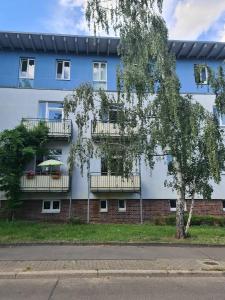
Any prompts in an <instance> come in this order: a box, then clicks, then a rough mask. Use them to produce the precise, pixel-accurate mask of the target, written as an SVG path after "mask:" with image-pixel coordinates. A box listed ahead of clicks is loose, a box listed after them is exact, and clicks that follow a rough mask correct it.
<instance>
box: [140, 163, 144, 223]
mask: <svg viewBox="0 0 225 300" xmlns="http://www.w3.org/2000/svg"><path fill="white" fill-rule="evenodd" d="M139 178H140V222H141V224H143V199H142V189H141V158H139Z"/></svg>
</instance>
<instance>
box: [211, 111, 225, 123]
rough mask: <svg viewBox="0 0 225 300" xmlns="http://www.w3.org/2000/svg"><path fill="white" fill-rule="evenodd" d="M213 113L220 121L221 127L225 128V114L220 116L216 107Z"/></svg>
mask: <svg viewBox="0 0 225 300" xmlns="http://www.w3.org/2000/svg"><path fill="white" fill-rule="evenodd" d="M213 113H214V115H215V116H216V118H217V119H218V122H219V125H220V126H225V114H219V113H218V111H217V109H216V107H215V106H214V107H213Z"/></svg>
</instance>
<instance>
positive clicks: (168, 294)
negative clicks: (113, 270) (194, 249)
mask: <svg viewBox="0 0 225 300" xmlns="http://www.w3.org/2000/svg"><path fill="white" fill-rule="evenodd" d="M0 299H1V300H14V299H15V300H24V299H29V300H52V299H54V300H64V299H70V300H73V299H74V300H80V299H82V300H88V299H91V300H119V299H125V300H127V299H129V300H134V299H135V300H141V299H146V300H149V299H151V300H170V299H171V300H180V299H182V300H186V299H187V300H194V299H196V300H201V299H204V300H214V299H218V300H224V299H225V279H224V278H101V279H63V280H59V281H57V280H54V279H48V280H47V279H35V280H34V279H29V280H25V279H15V280H0Z"/></svg>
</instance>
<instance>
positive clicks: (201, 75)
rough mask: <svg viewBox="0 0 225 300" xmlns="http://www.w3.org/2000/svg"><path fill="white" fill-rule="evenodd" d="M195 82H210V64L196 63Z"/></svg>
mask: <svg viewBox="0 0 225 300" xmlns="http://www.w3.org/2000/svg"><path fill="white" fill-rule="evenodd" d="M194 72H195V82H196V83H197V84H208V77H209V72H208V66H207V65H203V64H195V65H194Z"/></svg>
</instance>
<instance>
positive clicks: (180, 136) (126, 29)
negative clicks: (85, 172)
mask: <svg viewBox="0 0 225 300" xmlns="http://www.w3.org/2000/svg"><path fill="white" fill-rule="evenodd" d="M162 2H163V1H161V0H158V1H156V0H140V1H136V0H117V1H113V2H110V1H100V0H89V1H88V3H87V10H86V18H87V21H88V22H89V24H93V27H94V30H95V31H97V30H98V29H103V30H105V31H106V32H109V28H110V25H111V26H112V28H113V29H114V30H115V31H116V32H117V33H118V35H119V36H120V45H119V47H118V55H119V56H120V58H121V64H120V65H119V66H118V71H117V93H116V95H111V94H109V93H106V92H104V91H101V90H100V91H94V90H93V88H92V86H91V85H89V84H83V85H81V86H80V87H78V88H77V89H75V90H74V92H73V94H71V95H68V96H67V97H66V99H65V114H66V115H68V114H69V113H73V114H74V117H75V122H76V124H77V127H78V136H77V141H76V143H75V144H73V145H72V147H71V152H70V157H69V162H70V165H71V167H73V164H74V162H77V163H78V164H79V166H80V167H81V170H82V169H83V166H84V165H85V164H87V159H88V158H89V157H90V156H92V157H93V156H95V157H101V156H102V155H105V156H106V159H107V164H108V165H110V164H112V163H113V156H114V155H115V151H117V149H123V151H124V152H123V153H124V155H123V158H124V162H123V176H125V177H126V176H129V174H131V172H132V168H133V161H137V160H139V159H140V158H141V157H143V158H144V159H145V162H146V163H148V165H149V166H150V168H153V167H154V164H155V161H156V157H158V151H164V149H169V154H170V155H172V157H173V161H172V163H171V164H170V165H169V168H168V173H169V174H170V175H171V176H172V177H171V180H167V182H166V184H167V185H168V186H169V187H171V188H173V189H174V190H175V191H176V193H177V213H176V214H177V215H176V237H177V238H184V237H185V224H184V206H185V199H186V196H187V195H188V196H190V197H191V198H192V199H193V201H192V204H193V203H194V198H195V195H196V194H197V193H198V194H201V195H204V196H205V195H206V194H207V196H210V194H211V192H212V187H211V185H210V184H209V183H208V182H209V180H210V179H213V180H214V181H215V182H219V181H220V171H221V169H222V166H223V162H224V148H223V144H222V141H221V133H220V129H219V126H218V123H217V121H216V120H215V118H214V117H213V115H212V114H210V113H209V112H207V111H205V109H204V108H203V107H202V106H201V105H200V104H197V103H194V102H193V101H192V99H191V97H190V96H185V97H183V96H181V95H180V83H179V80H178V78H177V76H176V72H175V58H174V57H173V55H172V54H171V53H169V50H168V47H167V42H168V32H167V28H166V25H165V22H164V20H163V18H162V16H161V12H162ZM151 95H152V96H154V97H153V98H151V97H150V96H151ZM115 103H116V104H117V107H118V114H117V116H118V117H117V126H118V127H119V131H120V139H118V140H117V142H116V144H117V145H115V141H113V140H112V138H111V137H110V136H105V139H104V140H102V142H101V143H99V144H98V146H97V147H96V146H95V145H94V143H93V140H92V139H91V138H90V137H88V130H89V129H90V121H91V120H92V121H93V126H95V124H96V120H97V118H98V117H99V116H101V115H102V114H103V113H105V112H107V111H109V109H110V106H111V105H112V104H115ZM137 129H138V134H137ZM159 149H160V150H159ZM166 154H167V152H165V155H166ZM202 163H203V165H204V167H203V165H202ZM193 171H194V172H193ZM206 192H207V193H206ZM192 211H193V205H192V209H191V211H190V215H191V214H192ZM189 223H190V222H189ZM188 226H189V225H188ZM187 229H188V228H187Z"/></svg>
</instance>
